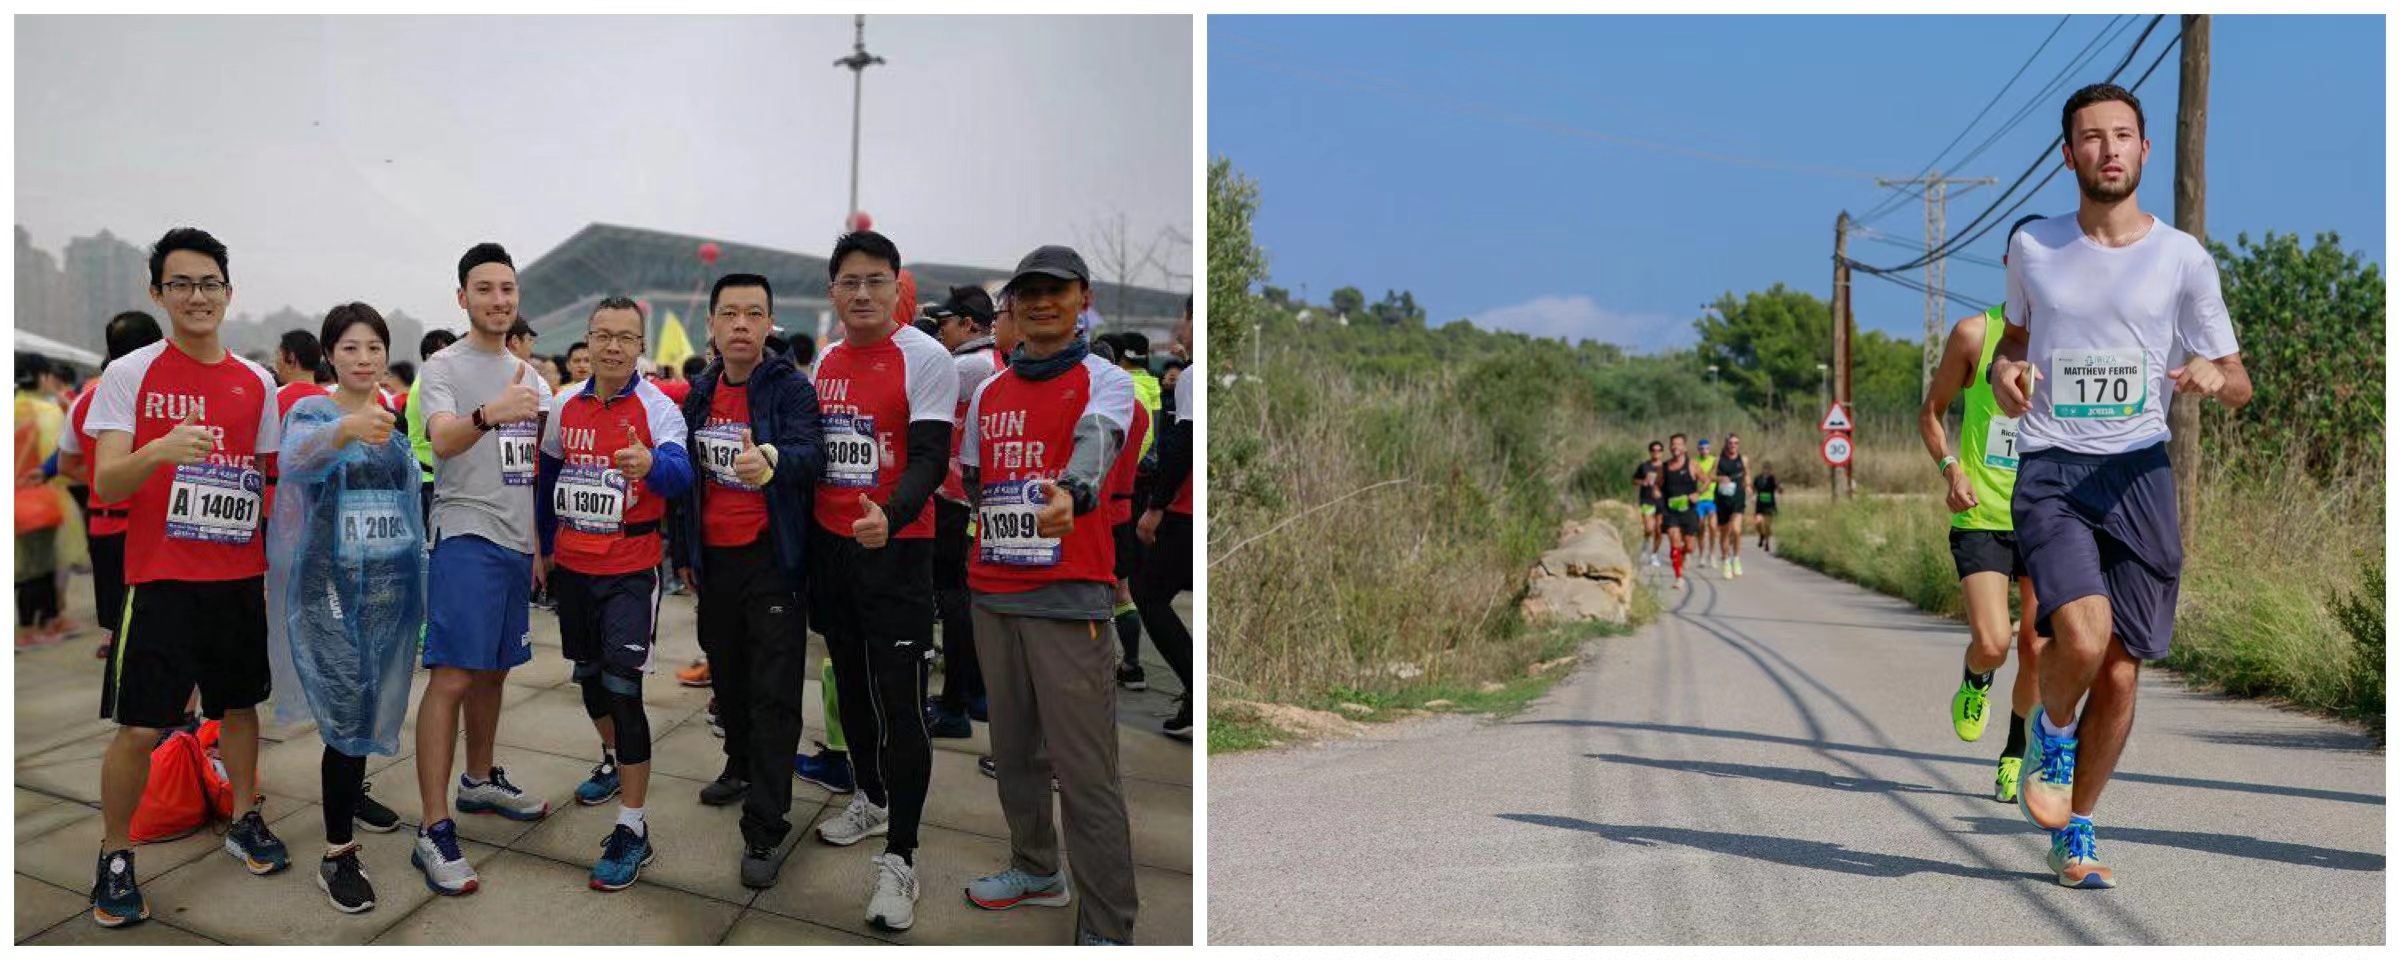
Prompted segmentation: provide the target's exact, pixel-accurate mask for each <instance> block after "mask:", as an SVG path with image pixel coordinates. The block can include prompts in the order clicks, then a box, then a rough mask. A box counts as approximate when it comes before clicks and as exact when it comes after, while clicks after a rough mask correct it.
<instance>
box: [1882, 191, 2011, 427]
mask: <svg viewBox="0 0 2400 960" xmlns="http://www.w3.org/2000/svg"><path fill="white" fill-rule="evenodd" d="M1999 182H2000V181H1998V180H1995V179H1993V178H1991V177H1945V176H1942V173H1941V171H1939V170H1934V171H1929V172H1927V173H1926V174H1925V175H1924V176H1922V177H1915V178H1911V179H1908V180H1891V179H1886V178H1883V177H1877V178H1875V185H1876V186H1879V187H1915V186H1922V187H1924V188H1925V190H1924V197H1925V252H1926V253H1927V254H1928V255H1930V254H1932V253H1933V251H1934V250H1936V249H1938V248H1940V247H1941V245H1942V240H1943V238H1944V237H1946V236H1947V235H1948V234H1949V232H1950V198H1951V197H1954V196H1957V195H1958V194H1959V193H1965V192H1967V191H1968V190H1973V189H1975V188H1976V187H1988V186H1991V185H1992V184H1995V183H1999ZM1952 186H1960V187H1964V188H1966V189H1963V190H1960V191H1958V192H1957V193H1952V192H1951V191H1950V188H1951V187H1952ZM1947 260H1948V258H1947V257H1936V258H1934V259H1931V260H1927V261H1925V363H1924V366H1923V370H1922V376H1921V377H1920V378H1919V381H1918V384H1917V397H1918V398H1919V399H1923V398H1924V396H1925V394H1926V392H1927V391H1930V390H1932V389H1933V368H1934V367H1937V366H1940V365H1941V362H1942V332H1943V331H1945V330H1948V329H1949V325H1948V324H1947V323H1945V322H1944V321H1945V320H1946V319H1947V318H1948V316H1949V313H1950V305H1949V304H1948V303H1946V302H1945V300H1946V299H1947V298H1945V297H1944V296H1943V295H1942V294H1943V292H1944V290H1945V289H1946V288H1945V287H1944V284H1945V283H1947V282H1948V280H1947V278H1948V275H1949V270H1948V269H1947V268H1946V267H1945V266H1944V263H1945V261H1947Z"/></svg>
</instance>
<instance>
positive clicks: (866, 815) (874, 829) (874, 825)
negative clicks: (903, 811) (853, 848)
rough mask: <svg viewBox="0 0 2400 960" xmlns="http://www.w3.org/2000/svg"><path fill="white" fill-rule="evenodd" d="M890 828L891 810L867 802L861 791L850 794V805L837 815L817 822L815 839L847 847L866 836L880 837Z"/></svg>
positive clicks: (888, 831)
mask: <svg viewBox="0 0 2400 960" xmlns="http://www.w3.org/2000/svg"><path fill="white" fill-rule="evenodd" d="M891 830H892V811H891V810H890V809H888V808H885V807H878V806H876V805H874V804H872V803H869V802H867V796H866V794H863V793H854V794H852V795H851V796H850V805H849V806H847V807H844V808H842V812H841V813H840V814H839V815H836V816H834V817H833V818H832V819H829V820H826V821H825V822H824V823H820V824H817V839H819V840H823V841H825V842H826V843H830V844H833V845H834V846H837V847H847V846H849V845H851V844H854V843H857V842H859V841H861V840H864V839H866V838H868V837H880V836H883V835H884V834H886V833H890V832H891Z"/></svg>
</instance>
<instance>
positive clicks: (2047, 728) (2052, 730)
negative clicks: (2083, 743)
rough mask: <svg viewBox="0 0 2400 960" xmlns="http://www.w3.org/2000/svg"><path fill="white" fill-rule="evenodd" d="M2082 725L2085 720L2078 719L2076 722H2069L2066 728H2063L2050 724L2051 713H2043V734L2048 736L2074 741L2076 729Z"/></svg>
mask: <svg viewBox="0 0 2400 960" xmlns="http://www.w3.org/2000/svg"><path fill="white" fill-rule="evenodd" d="M2082 724H2083V718H2081V717H2077V718H2076V719H2074V720H2070V721H2068V722H2067V725H2066V726H2064V727H2061V726H2058V725H2056V724H2053V723H2051V722H2050V711H2048V710H2044V711H2042V733H2044V734H2046V735H2048V736H2052V737H2065V738H2067V739H2069V740H2072V739H2074V738H2075V728H2076V727H2078V726H2081V725H2082Z"/></svg>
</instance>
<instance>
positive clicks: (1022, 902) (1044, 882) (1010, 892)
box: [967, 867, 1071, 910]
mask: <svg viewBox="0 0 2400 960" xmlns="http://www.w3.org/2000/svg"><path fill="white" fill-rule="evenodd" d="M1069 899H1071V896H1070V894H1069V893H1068V892H1067V881H1066V878H1065V877H1064V876H1063V875H1061V874H1056V873H1053V874H1048V875H1041V874H1032V873H1026V872H1025V871H1024V870H1022V869H1020V868H1017V867H1010V868H1008V869H1006V870H1002V871H1000V872H999V873H995V874H992V875H991V876H988V877H979V878H976V879H975V880H972V881H970V882H968V884H967V902H968V903H972V904H974V905H976V906H978V907H982V908H983V909H985V910H1013V909H1016V908H1018V907H1063V906H1066V905H1067V901H1068V900H1069Z"/></svg>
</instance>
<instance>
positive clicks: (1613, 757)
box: [1584, 753, 1971, 797]
mask: <svg viewBox="0 0 2400 960" xmlns="http://www.w3.org/2000/svg"><path fill="white" fill-rule="evenodd" d="M1584 756H1586V757H1590V758H1592V759H1594V760H1606V761H1608V762H1610V763H1627V764H1632V765H1635V766H1641V767H1652V768H1655V769H1659V770H1681V771H1684V772H1687V773H1699V774H1706V775H1708V776H1712V777H1725V778H1728V779H1741V780H1772V781H1775V782H1777V783H1789V784H1794V785H1797V786H1803V787H1823V788H1825V789H1828V790H1841V791H1845V792H1849V793H1921V794H1934V795H1946V796H1954V797H1963V796H1971V794H1966V793H1962V792H1959V791H1956V790H1939V789H1935V788H1933V787H1928V786H1922V785H1919V784H1914V783H1901V782H1899V781H1896V780H1877V779H1874V778H1872V777H1846V776H1842V775H1840V774H1835V773H1827V772H1825V771H1823V770H1808V769H1803V768H1800V767H1767V766H1758V765H1755V764H1748V763H1718V762H1715V761H1710V760H1659V759H1654V758H1651V757H1630V756H1626V755H1624V754H1617V753H1587V754H1584Z"/></svg>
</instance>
